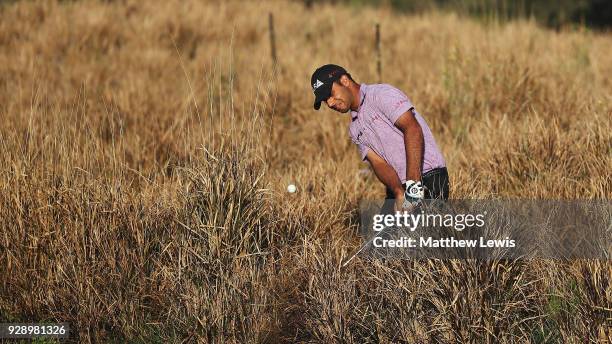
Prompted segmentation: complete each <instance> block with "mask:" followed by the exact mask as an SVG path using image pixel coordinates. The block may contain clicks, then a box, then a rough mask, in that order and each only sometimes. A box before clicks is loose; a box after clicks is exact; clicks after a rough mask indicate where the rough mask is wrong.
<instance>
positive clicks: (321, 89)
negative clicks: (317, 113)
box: [310, 64, 348, 110]
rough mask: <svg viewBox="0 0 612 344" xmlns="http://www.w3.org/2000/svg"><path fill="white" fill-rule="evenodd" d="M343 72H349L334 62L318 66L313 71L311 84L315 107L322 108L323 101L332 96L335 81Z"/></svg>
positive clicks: (316, 108)
mask: <svg viewBox="0 0 612 344" xmlns="http://www.w3.org/2000/svg"><path fill="white" fill-rule="evenodd" d="M343 74H348V73H347V72H346V70H345V69H344V68H342V67H340V66H337V65H334V64H326V65H324V66H321V67H319V68H317V70H315V71H314V73H312V77H311V78H310V85H312V92H314V95H315V101H314V109H315V110H319V109H320V108H321V102H323V101H326V100H327V99H328V98H329V97H330V96H331V91H332V85H333V83H334V81H336V80H338V79H340V77H341V76H342V75H343Z"/></svg>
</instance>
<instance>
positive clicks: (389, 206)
mask: <svg viewBox="0 0 612 344" xmlns="http://www.w3.org/2000/svg"><path fill="white" fill-rule="evenodd" d="M421 183H422V184H423V186H425V199H443V200H447V199H448V193H449V186H448V183H449V182H448V170H447V169H446V167H440V168H434V169H433V170H430V171H427V172H426V173H425V174H423V175H422V176H421ZM394 202H395V194H394V193H393V191H392V190H391V189H389V188H387V197H386V200H385V203H384V205H383V207H382V209H381V213H383V214H393V213H394V211H393V205H394Z"/></svg>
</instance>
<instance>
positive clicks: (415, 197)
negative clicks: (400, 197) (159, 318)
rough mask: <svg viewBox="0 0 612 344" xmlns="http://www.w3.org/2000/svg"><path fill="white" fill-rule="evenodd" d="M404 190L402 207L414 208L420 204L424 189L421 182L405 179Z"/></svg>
mask: <svg viewBox="0 0 612 344" xmlns="http://www.w3.org/2000/svg"><path fill="white" fill-rule="evenodd" d="M404 186H406V190H405V191H404V209H414V208H416V207H418V206H419V205H420V204H421V201H422V200H423V198H424V197H425V190H424V189H423V185H422V184H421V182H415V181H414V180H407V181H405V182H404Z"/></svg>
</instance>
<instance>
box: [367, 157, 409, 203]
mask: <svg viewBox="0 0 612 344" xmlns="http://www.w3.org/2000/svg"><path fill="white" fill-rule="evenodd" d="M366 159H368V161H369V162H370V165H371V166H372V169H373V170H374V174H376V177H377V178H378V180H380V182H381V183H383V184H385V186H386V187H388V188H389V189H391V190H392V191H393V193H394V194H395V197H396V198H402V199H403V195H404V188H402V182H401V181H400V179H399V177H398V176H397V173H396V172H395V170H394V169H393V167H391V165H389V164H388V163H387V162H386V161H385V159H383V158H381V157H380V155H378V154H376V152H374V150H372V149H370V150H368V153H367V154H366Z"/></svg>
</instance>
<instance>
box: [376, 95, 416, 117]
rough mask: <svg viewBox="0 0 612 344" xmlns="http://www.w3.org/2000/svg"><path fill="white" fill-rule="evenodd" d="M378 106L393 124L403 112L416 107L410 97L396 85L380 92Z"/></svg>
mask: <svg viewBox="0 0 612 344" xmlns="http://www.w3.org/2000/svg"><path fill="white" fill-rule="evenodd" d="M377 106H378V109H379V110H380V112H382V114H383V115H385V117H387V118H388V119H389V120H390V121H391V123H393V124H395V122H396V121H397V119H398V118H399V117H400V116H401V115H402V114H404V113H405V112H406V111H408V110H410V109H412V108H414V106H413V105H412V102H411V101H410V99H408V97H407V96H406V95H405V94H404V93H403V92H402V91H400V90H398V89H397V88H395V87H389V88H388V89H385V90H383V91H381V92H379V93H378V97H377Z"/></svg>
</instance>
